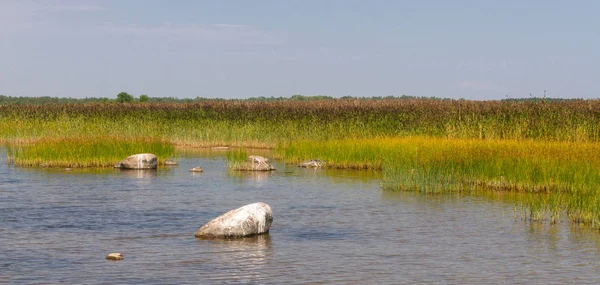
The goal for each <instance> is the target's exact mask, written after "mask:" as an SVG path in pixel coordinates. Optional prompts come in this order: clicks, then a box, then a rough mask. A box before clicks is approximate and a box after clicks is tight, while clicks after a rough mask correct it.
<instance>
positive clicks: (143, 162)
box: [115, 153, 158, 169]
mask: <svg viewBox="0 0 600 285" xmlns="http://www.w3.org/2000/svg"><path fill="white" fill-rule="evenodd" d="M157 164H158V159H157V157H156V155H154V154H151V153H140V154H134V155H131V156H128V157H127V158H126V159H124V160H122V161H121V162H119V163H117V164H115V168H121V169H156V165H157Z"/></svg>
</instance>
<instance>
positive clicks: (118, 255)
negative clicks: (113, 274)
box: [106, 252, 123, 261]
mask: <svg viewBox="0 0 600 285" xmlns="http://www.w3.org/2000/svg"><path fill="white" fill-rule="evenodd" d="M106 259H108V260H116V261H119V260H123V254H122V253H118V252H112V253H109V254H108V255H107V256H106Z"/></svg>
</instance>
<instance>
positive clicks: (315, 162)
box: [298, 159, 325, 168]
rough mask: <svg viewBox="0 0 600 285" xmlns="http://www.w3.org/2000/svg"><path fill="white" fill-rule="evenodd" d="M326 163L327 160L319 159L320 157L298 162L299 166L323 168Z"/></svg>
mask: <svg viewBox="0 0 600 285" xmlns="http://www.w3.org/2000/svg"><path fill="white" fill-rule="evenodd" d="M324 165H325V162H323V161H321V160H318V159H313V160H308V161H305V162H302V163H300V164H298V167H303V168H321V167H323V166H324Z"/></svg>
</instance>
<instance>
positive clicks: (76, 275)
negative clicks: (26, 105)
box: [0, 152, 600, 284]
mask: <svg viewBox="0 0 600 285" xmlns="http://www.w3.org/2000/svg"><path fill="white" fill-rule="evenodd" d="M223 154H224V153H222V152H221V153H219V152H216V154H215V153H212V154H211V153H207V152H198V153H185V154H183V156H182V157H180V159H179V162H180V165H179V166H178V167H175V168H162V169H160V170H158V171H155V172H152V171H141V172H138V171H119V170H113V169H105V170H84V171H82V170H73V171H63V170H49V169H24V168H14V167H11V166H7V165H6V163H5V160H4V157H5V155H4V153H1V155H2V158H3V160H2V163H1V164H0V253H1V254H2V258H0V283H6V284H56V283H64V284H414V283H444V284H464V283H484V284H507V283H508V284H565V283H570V284H591V283H596V282H597V281H598V280H600V238H599V237H600V233H597V232H593V231H589V230H587V229H586V228H580V227H571V226H569V225H568V223H563V224H561V225H558V226H548V225H538V224H530V223H526V222H522V221H520V220H519V219H516V220H515V218H514V204H513V203H509V202H502V201H499V200H497V199H493V198H489V197H487V198H486V197H456V196H449V195H438V196H421V195H418V194H414V193H391V192H385V191H382V190H381V189H380V188H379V185H378V179H377V176H376V175H375V174H372V173H371V174H369V173H364V172H352V171H325V170H317V171H314V170H306V169H300V168H296V167H288V168H285V167H284V166H283V165H277V166H278V170H277V171H276V172H274V173H271V174H266V173H245V174H240V173H229V172H228V171H227V170H226V161H225V158H224V156H223ZM194 166H202V167H203V169H204V170H205V172H203V173H189V172H188V169H189V168H192V167H194ZM258 201H262V202H265V203H267V204H269V205H270V206H271V207H272V209H273V214H274V222H273V227H272V228H271V233H270V234H269V235H263V236H259V237H255V238H248V239H237V240H223V241H219V240H217V241H204V240H198V239H196V238H194V232H195V231H196V230H197V229H198V228H199V227H200V226H202V225H203V224H204V223H206V222H208V221H209V220H211V219H212V218H214V217H216V216H218V215H220V214H222V213H224V212H226V211H229V210H231V209H234V208H237V207H240V206H243V205H245V204H249V203H253V202H258ZM110 252H121V253H123V254H124V255H125V260H123V261H120V262H112V261H107V260H105V256H106V255H107V254H108V253H110Z"/></svg>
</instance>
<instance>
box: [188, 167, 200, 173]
mask: <svg viewBox="0 0 600 285" xmlns="http://www.w3.org/2000/svg"><path fill="white" fill-rule="evenodd" d="M202 171H203V170H202V167H200V166H196V167H194V168H192V169H190V172H202Z"/></svg>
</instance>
